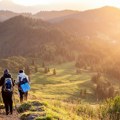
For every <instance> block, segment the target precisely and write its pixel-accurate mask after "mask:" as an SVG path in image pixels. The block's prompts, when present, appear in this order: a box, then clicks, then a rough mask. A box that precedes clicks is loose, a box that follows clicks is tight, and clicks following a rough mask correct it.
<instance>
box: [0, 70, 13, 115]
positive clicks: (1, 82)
mask: <svg viewBox="0 0 120 120" xmlns="http://www.w3.org/2000/svg"><path fill="white" fill-rule="evenodd" d="M0 86H2V91H1V92H2V99H3V103H4V105H5V111H6V115H8V114H9V113H10V114H12V113H13V100H12V95H13V86H14V81H13V79H12V77H11V74H10V73H9V70H8V69H6V70H5V71H4V74H3V76H2V77H1V79H0Z"/></svg>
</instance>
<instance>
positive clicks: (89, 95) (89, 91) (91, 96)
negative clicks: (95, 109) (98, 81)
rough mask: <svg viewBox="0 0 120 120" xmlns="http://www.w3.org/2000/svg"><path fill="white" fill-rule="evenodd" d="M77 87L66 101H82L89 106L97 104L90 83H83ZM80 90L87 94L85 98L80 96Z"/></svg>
mask: <svg viewBox="0 0 120 120" xmlns="http://www.w3.org/2000/svg"><path fill="white" fill-rule="evenodd" d="M77 86H78V89H77V90H76V92H74V93H73V94H72V95H71V96H70V97H69V98H68V99H67V100H68V101H71V100H76V101H84V102H86V103H90V104H95V103H97V101H96V97H95V94H94V92H93V85H92V83H91V81H85V82H83V83H80V84H78V85H77ZM81 89H82V90H85V89H86V91H87V93H86V95H85V96H81V94H80V91H81Z"/></svg>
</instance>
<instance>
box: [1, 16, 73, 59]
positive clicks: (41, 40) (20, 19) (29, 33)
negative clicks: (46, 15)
mask: <svg viewBox="0 0 120 120" xmlns="http://www.w3.org/2000/svg"><path fill="white" fill-rule="evenodd" d="M70 39H71V38H70V36H68V35H67V34H65V33H64V32H62V31H60V30H58V29H56V28H55V27H53V26H52V25H51V24H50V23H47V22H44V21H42V20H40V19H33V18H28V17H24V16H17V17H14V18H11V19H9V20H7V21H5V22H3V23H1V24H0V57H9V56H19V55H20V56H32V57H33V56H34V57H35V56H37V57H41V58H42V59H46V60H53V59H55V56H57V57H59V56H64V58H65V57H66V58H69V56H67V53H68V52H69V50H70V49H71V48H70V47H71V46H70V45H69V44H70V43H71V42H70ZM71 44H72V43H71Z"/></svg>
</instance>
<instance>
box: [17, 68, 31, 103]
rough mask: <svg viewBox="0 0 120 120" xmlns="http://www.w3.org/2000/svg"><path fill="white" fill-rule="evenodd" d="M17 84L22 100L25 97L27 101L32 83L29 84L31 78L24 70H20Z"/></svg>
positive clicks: (21, 100)
mask: <svg viewBox="0 0 120 120" xmlns="http://www.w3.org/2000/svg"><path fill="white" fill-rule="evenodd" d="M17 85H18V91H19V96H20V102H21V103H22V102H23V99H25V100H26V101H27V98H28V91H29V90H30V85H29V78H28V76H27V75H26V74H25V73H24V70H19V73H18V76H17Z"/></svg>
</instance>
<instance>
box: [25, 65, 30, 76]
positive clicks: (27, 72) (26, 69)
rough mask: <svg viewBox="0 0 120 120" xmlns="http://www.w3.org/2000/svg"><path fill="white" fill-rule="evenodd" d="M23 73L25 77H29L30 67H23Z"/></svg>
mask: <svg viewBox="0 0 120 120" xmlns="http://www.w3.org/2000/svg"><path fill="white" fill-rule="evenodd" d="M25 73H26V74H27V75H30V67H29V66H26V67H25Z"/></svg>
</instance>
